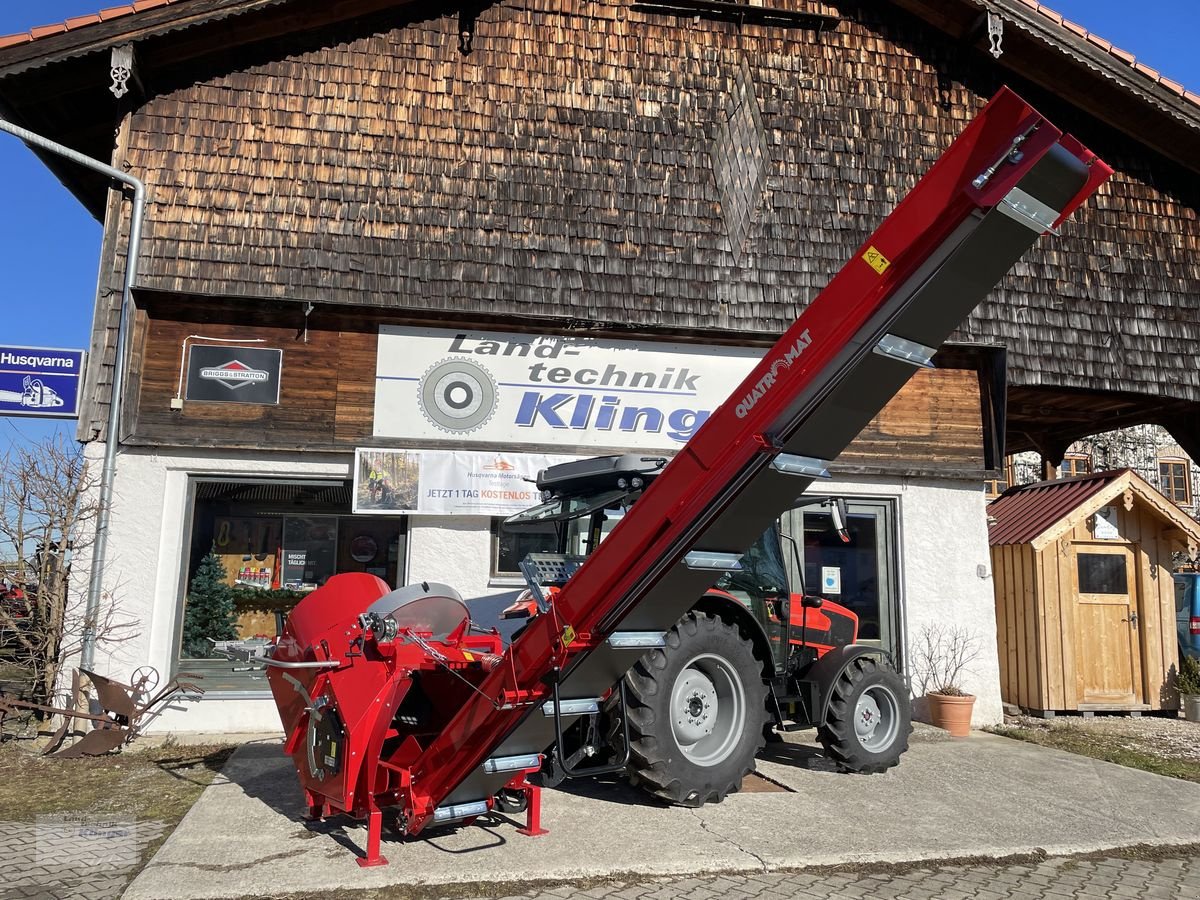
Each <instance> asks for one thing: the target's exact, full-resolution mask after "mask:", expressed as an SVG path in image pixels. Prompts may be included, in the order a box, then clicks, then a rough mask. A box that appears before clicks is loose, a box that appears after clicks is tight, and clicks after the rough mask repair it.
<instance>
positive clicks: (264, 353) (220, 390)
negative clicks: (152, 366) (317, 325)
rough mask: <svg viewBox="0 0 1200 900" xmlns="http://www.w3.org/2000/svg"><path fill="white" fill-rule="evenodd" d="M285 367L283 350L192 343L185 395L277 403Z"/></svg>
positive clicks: (243, 401)
mask: <svg viewBox="0 0 1200 900" xmlns="http://www.w3.org/2000/svg"><path fill="white" fill-rule="evenodd" d="M282 369H283V351H282V350H269V349H265V348H262V347H235V346H227V347H222V346H219V345H212V344H193V345H192V346H191V347H190V348H189V349H188V368H187V390H186V392H185V394H184V399H185V400H204V401H207V402H211V403H261V404H266V405H276V404H278V403H279V376H280V373H281V371H282Z"/></svg>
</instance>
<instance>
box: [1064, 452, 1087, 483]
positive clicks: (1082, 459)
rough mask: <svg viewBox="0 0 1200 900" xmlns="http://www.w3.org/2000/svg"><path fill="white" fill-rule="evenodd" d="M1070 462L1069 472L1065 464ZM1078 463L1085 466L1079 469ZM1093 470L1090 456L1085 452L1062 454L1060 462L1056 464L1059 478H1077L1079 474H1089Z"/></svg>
mask: <svg viewBox="0 0 1200 900" xmlns="http://www.w3.org/2000/svg"><path fill="white" fill-rule="evenodd" d="M1068 463H1070V464H1071V465H1070V469H1071V471H1070V473H1068V472H1067V464H1068ZM1079 463H1083V464H1084V466H1085V468H1083V469H1082V470H1080V468H1079V465H1078V464H1079ZM1092 471H1093V464H1092V457H1091V455H1090V454H1087V453H1068V454H1066V455H1064V456H1063V459H1062V462H1061V463H1059V465H1058V477H1059V478H1077V477H1078V476H1080V475H1091V474H1092Z"/></svg>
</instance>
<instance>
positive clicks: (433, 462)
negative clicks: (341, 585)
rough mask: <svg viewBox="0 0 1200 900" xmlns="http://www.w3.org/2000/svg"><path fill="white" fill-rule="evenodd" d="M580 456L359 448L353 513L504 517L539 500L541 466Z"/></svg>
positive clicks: (355, 473)
mask: <svg viewBox="0 0 1200 900" xmlns="http://www.w3.org/2000/svg"><path fill="white" fill-rule="evenodd" d="M578 458H579V457H577V456H560V455H553V454H546V453H488V452H482V451H471V450H377V449H371V448H363V447H360V448H359V449H358V450H356V451H355V459H354V512H356V513H370V514H372V515H404V514H408V513H418V514H422V515H431V516H467V515H469V516H507V515H511V514H512V513H516V512H520V511H521V510H523V509H528V508H529V507H530V506H533V505H535V504H536V503H539V502H540V501H541V494H540V493H539V492H538V489H537V487H536V486H535V485H534V483H533V482H534V479H536V478H537V473H538V472H539V471H540V470H541V469H544V468H547V467H548V466H553V465H557V464H558V463H562V462H571V461H573V460H576V459H578Z"/></svg>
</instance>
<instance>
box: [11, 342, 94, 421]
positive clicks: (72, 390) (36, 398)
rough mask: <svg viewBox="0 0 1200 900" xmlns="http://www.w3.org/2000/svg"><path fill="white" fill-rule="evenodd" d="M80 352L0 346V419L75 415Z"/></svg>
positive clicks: (65, 417)
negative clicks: (3, 417) (0, 417)
mask: <svg viewBox="0 0 1200 900" xmlns="http://www.w3.org/2000/svg"><path fill="white" fill-rule="evenodd" d="M85 357H86V354H85V353H84V351H82V350H62V349H59V348H57V347H7V346H4V345H0V416H40V417H42V418H53V419H75V418H78V416H79V386H80V384H81V383H82V382H83V369H84V365H83V363H84V359H85Z"/></svg>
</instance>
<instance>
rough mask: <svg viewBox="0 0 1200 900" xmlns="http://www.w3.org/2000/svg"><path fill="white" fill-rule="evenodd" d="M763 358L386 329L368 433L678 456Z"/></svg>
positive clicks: (652, 345)
mask: <svg viewBox="0 0 1200 900" xmlns="http://www.w3.org/2000/svg"><path fill="white" fill-rule="evenodd" d="M762 353H763V351H762V350H760V349H754V348H745V347H719V346H712V345H694V344H693V345H688V344H669V343H657V342H651V341H618V340H609V339H602V338H592V337H586V336H582V335H526V334H512V333H496V332H478V331H465V330H464V331H454V330H447V329H435V328H408V327H402V326H390V325H384V326H380V329H379V346H378V355H377V360H378V362H377V363H376V378H375V428H374V433H375V435H376V436H378V437H390V438H418V439H421V438H424V439H443V440H444V439H446V438H448V437H453V438H456V439H458V440H461V441H463V442H466V443H473V442H474V443H482V442H487V443H500V444H504V445H506V446H517V445H522V444H558V445H565V446H571V447H606V448H623V449H631V450H660V449H666V450H674V449H678V448H679V447H681V446H682V445H683V444H684V443H686V442H687V440H688V438H690V437H691V436H692V435H693V434H695V432H696V430H697V429H698V428H699V427H700V426H701V425H702V424H703V423H704V421H705V420H706V419H707V418H708V417H709V415H710V414H711V413H712V411H713V410H715V409H716V408H717V407H718V406H719V405H720V404H721V403H723V402H724V401H725V399H726V398H727V397H728V396H729V392H730V391H732V390H733V389H734V388H735V387H736V386H737V385H738V384H739V383H740V382H741V380H742V379H743V378H744V377H745V376H746V374H747V373H748V372H749V371H750V370H751V368H753V366H754V365H755V363H757V362H758V360H759V359H761V358H762Z"/></svg>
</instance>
